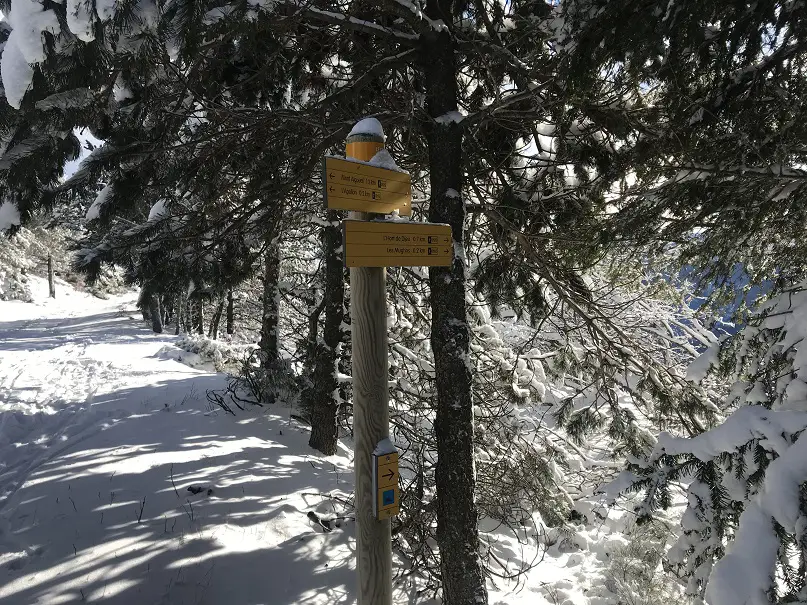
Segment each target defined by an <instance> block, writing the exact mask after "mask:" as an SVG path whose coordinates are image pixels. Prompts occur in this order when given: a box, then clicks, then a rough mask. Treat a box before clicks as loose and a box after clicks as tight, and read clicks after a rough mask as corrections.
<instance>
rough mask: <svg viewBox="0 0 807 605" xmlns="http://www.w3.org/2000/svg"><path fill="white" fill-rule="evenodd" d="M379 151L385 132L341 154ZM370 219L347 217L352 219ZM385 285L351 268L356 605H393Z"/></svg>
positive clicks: (354, 139) (357, 140)
mask: <svg viewBox="0 0 807 605" xmlns="http://www.w3.org/2000/svg"><path fill="white" fill-rule="evenodd" d="M368 130H372V129H368ZM383 147H384V136H383V134H378V133H377V132H367V133H352V134H351V135H350V136H348V138H347V148H346V154H345V155H346V156H347V157H351V158H355V159H357V160H362V161H365V162H366V161H369V160H371V159H372V157H373V156H374V155H375V154H376V153H377V152H378V151H379V150H380V149H383ZM369 217H370V216H369V215H367V214H365V213H360V212H352V213H351V218H355V219H367V218H369ZM386 282H387V274H386V269H384V268H383V267H360V268H351V269H350V322H351V333H352V346H353V432H354V436H355V451H354V460H353V467H354V473H355V481H356V524H357V528H356V529H357V531H356V570H357V572H358V576H359V594H358V597H359V598H358V605H391V604H392V532H391V522H390V520H389V519H384V520H383V521H379V520H377V519H376V518H375V516H374V514H373V499H374V498H375V497H376V494H375V491H374V490H373V464H372V454H373V450H374V449H375V447H376V445H377V444H378V443H379V442H380V441H381V440H382V439H385V438H387V437H389V387H388V369H387V368H388V361H387V298H386V294H387V287H386V286H387V283H386Z"/></svg>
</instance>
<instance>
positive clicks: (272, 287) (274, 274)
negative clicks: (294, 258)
mask: <svg viewBox="0 0 807 605" xmlns="http://www.w3.org/2000/svg"><path fill="white" fill-rule="evenodd" d="M279 281H280V242H279V241H278V238H277V237H274V238H273V239H272V240H271V241H270V242H269V244H268V246H267V248H266V258H265V261H264V273H263V317H262V318H261V339H260V341H258V346H259V347H260V349H261V352H262V355H261V366H262V367H263V368H273V367H277V363H278V361H279V359H280V348H279V347H278V340H277V324H278V319H279V317H280V291H279V289H278V282H279Z"/></svg>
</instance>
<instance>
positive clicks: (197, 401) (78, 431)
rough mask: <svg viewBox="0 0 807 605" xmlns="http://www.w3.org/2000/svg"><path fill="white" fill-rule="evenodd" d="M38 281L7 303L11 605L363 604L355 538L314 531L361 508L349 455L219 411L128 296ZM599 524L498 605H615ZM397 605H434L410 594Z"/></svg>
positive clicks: (0, 410) (6, 596)
mask: <svg viewBox="0 0 807 605" xmlns="http://www.w3.org/2000/svg"><path fill="white" fill-rule="evenodd" d="M31 279H32V291H33V297H34V302H33V303H23V302H18V301H11V302H0V603H2V604H6V603H8V604H20V605H27V604H34V603H42V604H48V605H56V604H58V603H81V602H89V603H93V602H103V603H122V604H123V603H126V604H129V603H131V604H135V603H137V604H149V605H151V604H158V603H163V604H189V605H191V604H211V605H214V604H216V605H218V604H221V605H224V604H226V605H252V604H258V603H263V604H277V605H281V604H284V605H285V604H292V603H300V604H309V605H315V604H325V603H328V604H332V603H354V602H355V590H354V585H355V581H356V580H355V571H354V570H355V567H354V562H353V559H354V550H353V549H354V528H353V525H352V523H350V522H349V521H347V522H345V523H343V524H342V526H341V527H338V528H335V529H334V530H333V531H330V532H325V531H323V529H322V527H320V526H319V525H317V524H315V523H312V522H311V521H310V520H309V518H308V517H307V513H308V512H309V511H315V512H317V513H318V514H319V515H320V516H322V517H329V516H331V517H332V516H333V515H334V514H335V513H334V511H335V507H337V508H338V502H339V500H340V499H343V498H345V497H347V496H348V495H349V494H350V492H351V490H352V486H353V478H352V461H351V453H350V451H349V447H348V446H345V445H343V446H342V450H341V451H340V453H339V454H338V455H336V456H331V457H324V456H322V455H320V454H318V453H316V452H314V451H313V450H311V449H310V448H309V447H308V446H307V439H308V435H307V431H306V429H305V428H304V427H301V426H300V425H298V424H296V422H295V421H293V420H291V419H290V418H289V410H288V409H287V408H283V407H276V408H271V409H268V410H256V411H251V412H247V413H241V414H239V415H238V416H237V417H232V416H229V415H227V414H224V413H221V412H220V411H219V410H217V409H216V408H213V407H211V405H210V404H209V403H208V401H207V399H206V397H205V393H206V391H207V390H208V389H214V388H222V387H223V386H224V385H225V384H226V377H225V376H224V375H221V374H215V373H211V372H207V371H204V370H200V369H195V368H192V367H189V366H187V365H184V364H182V363H179V362H177V361H176V360H175V359H173V358H172V356H171V355H166V351H170V347H172V346H173V343H174V341H175V340H176V338H175V337H174V336H172V335H170V334H164V335H155V334H152V333H151V332H150V331H149V330H148V329H147V326H146V325H145V324H144V323H143V322H142V321H140V319H139V316H138V314H137V313H136V311H135V305H134V303H135V296H134V295H133V294H132V295H127V296H123V297H116V298H111V299H109V300H100V299H97V298H93V297H91V296H89V295H86V294H82V293H78V292H76V291H74V290H72V289H70V288H69V287H67V286H65V287H63V288H61V289H60V292H59V297H58V298H57V299H56V300H50V299H48V298H47V284H46V283H45V281H44V280H41V279H40V278H37V277H32V278H31ZM191 486H193V487H194V488H196V487H201V488H202V489H201V491H200V492H199V493H196V494H194V493H191V491H189V490H188V488H189V487H191ZM210 489H212V492H209V491H208V490H210ZM194 491H198V490H196V489H194ZM585 512H586V513H590V512H591V511H590V510H587V511H585ZM590 522H591V523H592V524H591V525H590V526H587V527H585V526H580V528H579V531H578V532H577V533H576V534H575V533H572V534H571V535H569V536H568V538H569V539H568V540H567V541H566V542H565V543H564V544H565V545H561V544H560V543H558V544H555V545H554V546H551V547H549V548H548V549H547V550H546V552H538V553H537V554H538V555H539V557H540V556H543V560H542V562H541V563H540V564H539V565H538V566H537V567H536V568H535V569H534V570H533V571H532V572H530V574H529V576H528V577H527V578H526V582H525V583H521V584H520V585H519V586H515V585H512V584H507V583H503V584H502V585H501V586H500V590H501V592H499V591H497V590H495V589H494V590H493V591H492V592H491V599H490V601H491V603H493V604H505V603H506V604H508V605H509V604H518V605H527V604H530V605H544V604H547V603H549V604H555V605H609V604H610V605H616V603H617V600H616V598H615V597H614V596H613V595H611V594H610V593H609V592H608V590H607V589H606V588H605V586H604V576H603V570H604V568H605V567H606V566H607V563H608V556H609V550H612V549H613V548H616V547H618V546H619V545H621V544H623V543H624V540H623V539H622V538H621V537H618V536H617V535H615V534H614V535H611V533H612V532H614V530H615V529H617V528H621V526H622V525H623V524H624V521H623V520H620V519H619V518H618V516H616V517H615V516H613V514H611V515H606V518H599V519H598V520H595V519H594V518H593V517H592V519H591V521H590ZM497 550H498V551H499V553H500V555H502V556H510V555H509V554H507V553H512V554H513V556H521V553H520V551H519V546H518V544H516V543H508V542H507V541H506V538H505V537H504V536H502V541H501V544H500V546H499V548H498V549H497ZM516 553H518V554H516ZM396 602H397V603H415V602H418V603H426V601H425V600H423V599H422V598H421V599H420V600H419V599H418V597H416V596H415V590H414V589H413V587H411V586H407V585H403V584H402V585H400V586H399V587H398V590H397V592H396Z"/></svg>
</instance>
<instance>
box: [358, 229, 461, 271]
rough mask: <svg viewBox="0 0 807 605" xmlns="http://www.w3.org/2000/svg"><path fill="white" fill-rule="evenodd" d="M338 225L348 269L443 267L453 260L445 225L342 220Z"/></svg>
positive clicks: (449, 230) (448, 233)
mask: <svg viewBox="0 0 807 605" xmlns="http://www.w3.org/2000/svg"><path fill="white" fill-rule="evenodd" d="M342 226H343V227H342V228H343V232H344V243H345V246H344V249H345V265H347V266H348V267H418V266H426V267H430V266H440V267H447V266H449V265H451V262H452V261H453V258H454V254H453V249H454V247H453V244H452V239H451V227H449V226H448V225H439V224H436V223H412V222H401V223H397V222H387V221H344V222H343V223H342Z"/></svg>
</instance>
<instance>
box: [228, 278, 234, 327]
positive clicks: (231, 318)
mask: <svg viewBox="0 0 807 605" xmlns="http://www.w3.org/2000/svg"><path fill="white" fill-rule="evenodd" d="M234 307H235V305H234V304H233V289H232V288H230V289H229V290H227V334H230V335H232V334H233V333H234V332H235V317H234V313H233V311H234Z"/></svg>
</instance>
